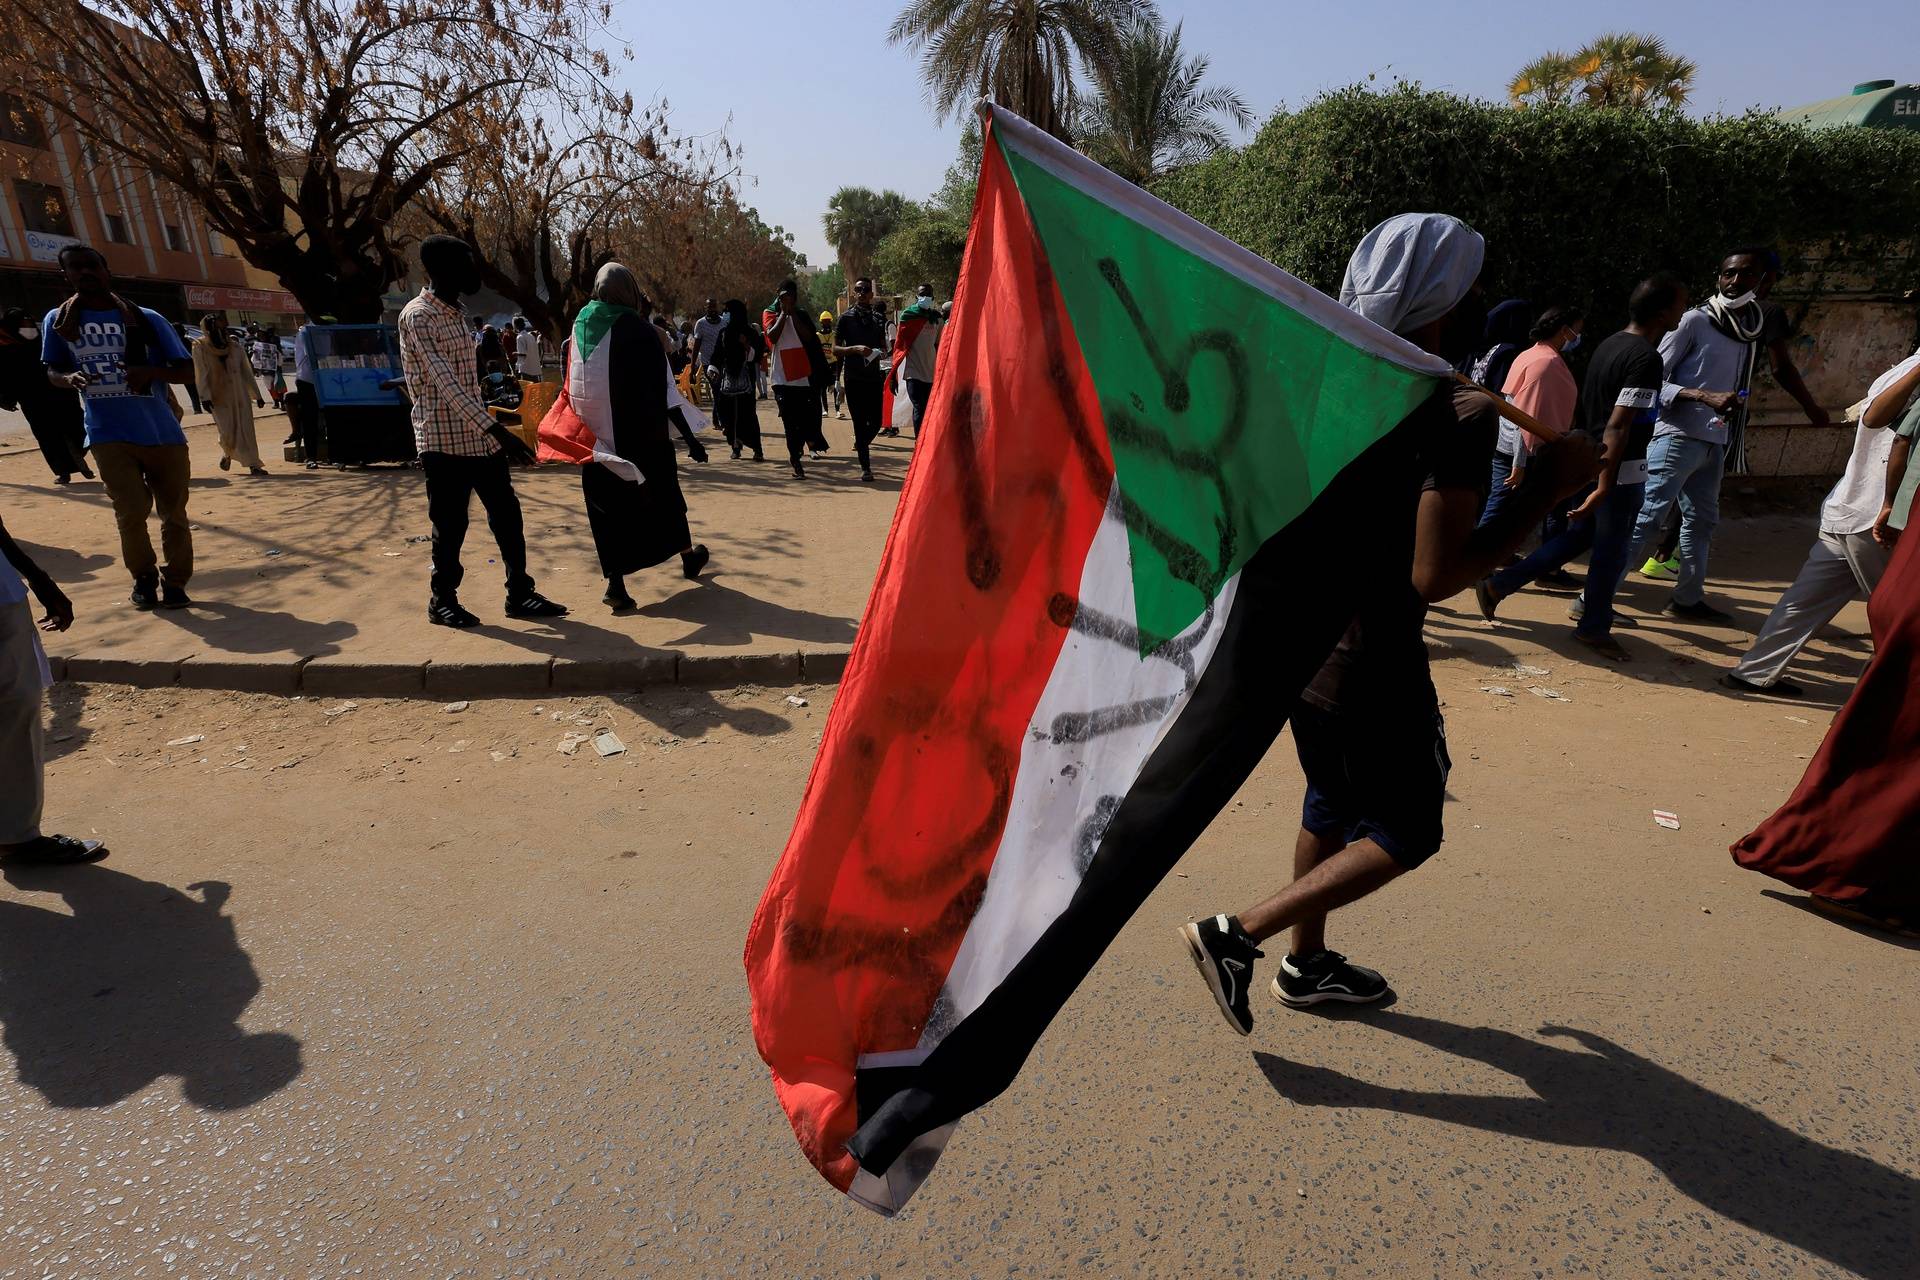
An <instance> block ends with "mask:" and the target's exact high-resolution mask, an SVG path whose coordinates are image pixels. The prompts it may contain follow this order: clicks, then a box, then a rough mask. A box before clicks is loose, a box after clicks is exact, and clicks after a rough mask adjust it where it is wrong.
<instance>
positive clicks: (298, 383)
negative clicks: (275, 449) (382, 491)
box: [293, 316, 333, 471]
mask: <svg viewBox="0 0 1920 1280" xmlns="http://www.w3.org/2000/svg"><path fill="white" fill-rule="evenodd" d="M320 323H321V324H332V323H333V317H332V316H321V317H320ZM313 324H314V322H313V321H311V320H307V321H303V322H302V323H301V325H300V327H299V328H298V329H295V330H294V331H293V387H294V391H295V392H296V393H297V394H296V395H295V398H294V405H293V416H294V431H295V432H296V433H297V434H298V435H299V438H300V454H301V456H302V457H304V458H305V459H306V462H307V470H309V471H312V470H313V469H314V468H316V467H318V466H319V465H320V455H321V454H323V453H326V452H327V442H326V430H325V428H324V426H323V425H322V423H321V419H320V389H319V387H318V386H317V385H315V384H316V383H318V382H319V381H320V380H319V378H317V377H316V376H315V375H314V371H313V370H314V350H313V348H314V341H315V339H316V338H317V337H318V336H319V335H317V334H315V333H314V332H313Z"/></svg>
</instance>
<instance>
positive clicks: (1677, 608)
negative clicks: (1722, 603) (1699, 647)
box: [1660, 600, 1733, 623]
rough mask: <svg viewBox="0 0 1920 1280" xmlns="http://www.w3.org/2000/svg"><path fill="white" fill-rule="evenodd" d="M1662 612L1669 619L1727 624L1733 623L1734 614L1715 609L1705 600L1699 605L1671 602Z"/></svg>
mask: <svg viewBox="0 0 1920 1280" xmlns="http://www.w3.org/2000/svg"><path fill="white" fill-rule="evenodd" d="M1660 612H1662V613H1664V614H1666V615H1667V616H1668V617H1669V618H1688V619H1691V620H1692V621H1694V622H1719V623H1727V622H1732V621H1733V615H1732V614H1730V613H1728V612H1727V611H1726V610H1725V609H1716V608H1714V607H1713V606H1712V605H1710V604H1708V603H1707V602H1706V601H1705V600H1702V601H1700V602H1699V603H1697V604H1676V603H1675V602H1673V601H1671V600H1669V601H1668V602H1667V607H1666V608H1664V609H1662V610H1661V611H1660Z"/></svg>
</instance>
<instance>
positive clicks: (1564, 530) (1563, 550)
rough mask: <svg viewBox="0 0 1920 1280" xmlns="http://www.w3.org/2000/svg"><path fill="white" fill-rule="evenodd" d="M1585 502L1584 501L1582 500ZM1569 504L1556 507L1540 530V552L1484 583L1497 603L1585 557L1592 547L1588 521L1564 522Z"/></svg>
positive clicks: (1591, 525)
mask: <svg viewBox="0 0 1920 1280" xmlns="http://www.w3.org/2000/svg"><path fill="white" fill-rule="evenodd" d="M1581 500H1582V501H1584V500H1585V499H1584V497H1583V498H1582V499H1581ZM1573 505H1574V504H1573V503H1572V502H1571V501H1568V502H1563V503H1561V504H1560V505H1559V506H1557V507H1555V508H1554V510H1553V513H1552V515H1550V516H1549V517H1548V523H1547V524H1545V525H1543V526H1542V527H1541V533H1542V540H1541V543H1540V546H1539V549H1538V550H1536V551H1535V552H1534V553H1533V554H1532V555H1530V556H1528V557H1527V558H1526V559H1524V560H1521V561H1518V562H1517V563H1514V564H1510V565H1508V566H1507V567H1506V568H1504V569H1500V570H1496V571H1495V572H1494V574H1493V575H1492V576H1491V577H1490V578H1489V579H1488V580H1487V585H1488V586H1490V587H1492V588H1493V594H1494V597H1495V598H1496V599H1505V598H1506V597H1508V596H1510V595H1512V594H1513V593H1514V592H1516V591H1518V590H1519V589H1520V588H1522V587H1524V586H1526V585H1527V584H1528V583H1529V582H1532V581H1533V580H1534V579H1535V578H1538V577H1541V576H1542V575H1544V574H1549V573H1552V572H1554V571H1555V570H1557V569H1560V568H1563V567H1565V565H1566V563H1567V561H1569V560H1573V559H1576V558H1578V557H1579V556H1582V555H1584V554H1586V551H1587V548H1588V547H1591V546H1592V545H1593V526H1594V522H1593V521H1591V520H1582V521H1581V522H1580V523H1579V524H1570V523H1568V521H1567V512H1568V511H1570V510H1572V508H1573Z"/></svg>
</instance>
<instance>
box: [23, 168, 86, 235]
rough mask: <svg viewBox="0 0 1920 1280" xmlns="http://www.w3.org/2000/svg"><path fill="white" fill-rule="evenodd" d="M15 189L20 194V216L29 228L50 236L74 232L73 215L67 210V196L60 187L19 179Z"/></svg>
mask: <svg viewBox="0 0 1920 1280" xmlns="http://www.w3.org/2000/svg"><path fill="white" fill-rule="evenodd" d="M13 189H14V190H15V191H16V192H17V193H18V194H19V197H20V218H21V221H22V222H24V223H25V224H26V228H27V230H29V231H38V232H41V233H42V234H44V235H50V236H70V235H72V234H73V217H72V215H71V214H69V213H68V212H67V197H66V196H65V195H63V194H62V193H61V191H60V188H58V187H50V186H48V185H46V184H45V183H43V182H25V181H19V182H15V183H14V184H13Z"/></svg>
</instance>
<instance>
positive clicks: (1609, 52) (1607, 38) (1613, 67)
mask: <svg viewBox="0 0 1920 1280" xmlns="http://www.w3.org/2000/svg"><path fill="white" fill-rule="evenodd" d="M1579 57H1580V67H1579V74H1580V77H1581V79H1582V80H1583V81H1585V85H1584V87H1583V89H1582V92H1583V93H1584V94H1585V95H1586V99H1587V102H1588V103H1589V104H1591V105H1593V106H1596V107H1626V108H1628V109H1630V110H1635V111H1645V110H1648V109H1650V108H1653V107H1656V106H1662V107H1679V106H1684V105H1685V104H1686V101H1687V98H1688V96H1689V95H1690V94H1691V93H1692V92H1693V76H1694V70H1695V68H1694V65H1693V63H1692V62H1689V61H1688V60H1687V59H1685V58H1682V57H1679V56H1678V55H1676V54H1673V53H1670V52H1668V50H1667V47H1666V45H1665V44H1664V43H1663V42H1662V41H1661V39H1660V37H1658V36H1649V35H1638V34H1635V33H1633V32H1608V33H1607V34H1606V35H1603V36H1601V37H1600V38H1599V39H1597V40H1595V41H1594V42H1593V43H1592V44H1590V45H1588V46H1587V47H1586V48H1585V49H1582V50H1581V51H1580V55H1579Z"/></svg>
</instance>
